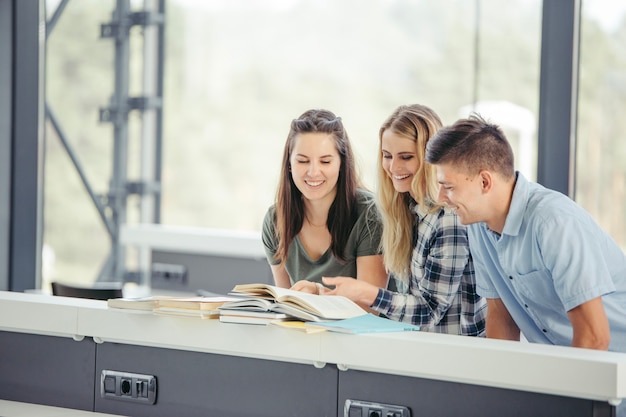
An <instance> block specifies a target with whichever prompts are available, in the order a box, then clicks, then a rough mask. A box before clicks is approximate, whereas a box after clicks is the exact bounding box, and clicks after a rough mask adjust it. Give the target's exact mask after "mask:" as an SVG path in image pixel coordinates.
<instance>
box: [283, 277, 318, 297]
mask: <svg viewBox="0 0 626 417" xmlns="http://www.w3.org/2000/svg"><path fill="white" fill-rule="evenodd" d="M320 287H322V288H324V287H323V285H322V284H317V283H315V282H311V281H307V280H302V281H298V282H296V283H295V284H293V286H292V287H291V288H290V289H292V290H294V291H301V292H306V293H309V294H318V295H319V294H320Z"/></svg>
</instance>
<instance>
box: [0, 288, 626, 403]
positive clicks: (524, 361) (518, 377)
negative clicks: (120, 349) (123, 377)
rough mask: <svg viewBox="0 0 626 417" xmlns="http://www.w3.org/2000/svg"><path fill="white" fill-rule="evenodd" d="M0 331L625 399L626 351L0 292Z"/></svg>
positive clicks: (581, 395) (573, 395)
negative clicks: (309, 324) (175, 312)
mask: <svg viewBox="0 0 626 417" xmlns="http://www.w3.org/2000/svg"><path fill="white" fill-rule="evenodd" d="M0 330H5V331H12V332H22V333H32V334H44V335H54V336H60V337H68V338H74V339H76V340H80V339H82V338H83V337H92V338H93V339H94V340H95V341H96V342H98V343H107V342H119V343H125V344H132V345H141V346H153V347H161V348H171V349H179V350H188V351H197V352H208V353H217V354H223V355H234V356H243V357H251V358H261V359H271V360H277V361H284V362H295V363H308V364H311V365H314V366H318V367H320V366H324V365H325V364H326V365H328V366H330V364H333V365H337V366H338V368H339V369H341V370H345V369H356V370H364V371H371V372H380V373H387V374H394V375H404V376H410V377H419V378H426V379H433V380H442V381H454V382H460V383H467V384H475V385H481V386H490V387H500V388H509V389H514V390H521V391H530V392H538V393H545V394H553V395H563V396H569V397H576V398H584V399H592V400H600V401H610V402H612V403H615V402H617V401H619V399H622V398H626V354H622V353H614V352H600V351H593V350H587V349H574V348H569V347H559V346H546V345H536V344H529V343H519V342H509V341H501V340H487V339H479V338H470V337H462V336H449V335H438V334H430V333H420V332H407V333H389V334H377V335H344V334H336V333H317V334H305V333H301V332H298V331H296V330H290V329H284V328H280V327H278V326H252V325H238V324H226V323H220V322H219V321H217V320H202V319H189V318H176V317H162V316H156V315H152V314H151V313H143V312H133V311H129V312H126V311H123V310H111V309H107V306H106V302H104V301H95V300H82V299H73V298H63V297H52V296H46V295H38V294H23V293H12V292H0Z"/></svg>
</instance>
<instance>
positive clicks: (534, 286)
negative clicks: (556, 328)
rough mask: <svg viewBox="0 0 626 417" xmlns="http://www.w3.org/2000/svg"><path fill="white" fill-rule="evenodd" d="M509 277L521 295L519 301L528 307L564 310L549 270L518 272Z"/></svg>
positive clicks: (544, 309)
mask: <svg viewBox="0 0 626 417" xmlns="http://www.w3.org/2000/svg"><path fill="white" fill-rule="evenodd" d="M509 279H510V280H511V281H512V284H513V286H514V288H515V289H516V292H517V293H518V295H519V297H520V300H519V301H520V302H521V303H522V304H523V305H524V306H525V307H526V308H529V307H533V309H534V310H535V311H537V310H539V311H542V310H543V311H546V310H552V311H553V312H555V313H558V312H560V311H562V303H561V298H560V297H559V295H558V294H557V292H556V289H555V287H554V280H553V279H552V274H550V273H549V272H548V271H546V270H542V271H533V272H529V273H527V274H518V275H517V276H512V279H511V277H509Z"/></svg>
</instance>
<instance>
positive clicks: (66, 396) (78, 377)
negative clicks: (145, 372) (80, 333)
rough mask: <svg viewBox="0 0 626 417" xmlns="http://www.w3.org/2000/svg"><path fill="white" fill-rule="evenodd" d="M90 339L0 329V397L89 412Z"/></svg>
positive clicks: (93, 351)
mask: <svg viewBox="0 0 626 417" xmlns="http://www.w3.org/2000/svg"><path fill="white" fill-rule="evenodd" d="M95 357H96V348H95V343H94V342H93V341H92V340H91V339H84V340H83V341H81V342H76V341H74V340H73V339H69V338H63V337H53V336H40V335H32V334H25V333H12V332H0V398H1V399H3V400H11V401H22V402H28V403H35V404H44V405H52V406H56V407H67V408H75V409H79V410H88V411H93V395H94V394H93V393H94V380H95V374H94V364H95Z"/></svg>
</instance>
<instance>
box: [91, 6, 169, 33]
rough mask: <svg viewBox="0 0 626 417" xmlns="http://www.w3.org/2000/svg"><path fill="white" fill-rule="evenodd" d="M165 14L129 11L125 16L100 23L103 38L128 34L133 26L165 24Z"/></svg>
mask: <svg viewBox="0 0 626 417" xmlns="http://www.w3.org/2000/svg"><path fill="white" fill-rule="evenodd" d="M164 23H165V16H164V15H163V13H157V12H134V13H129V14H128V15H126V16H125V17H124V18H122V19H119V20H114V21H111V22H109V23H103V24H101V25H100V37H101V38H104V39H106V38H118V37H120V36H122V35H124V36H128V31H129V29H130V28H131V27H132V26H144V27H145V26H152V25H163V24H164Z"/></svg>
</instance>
